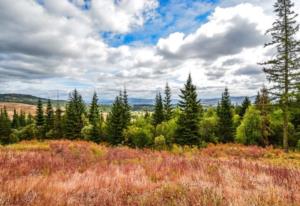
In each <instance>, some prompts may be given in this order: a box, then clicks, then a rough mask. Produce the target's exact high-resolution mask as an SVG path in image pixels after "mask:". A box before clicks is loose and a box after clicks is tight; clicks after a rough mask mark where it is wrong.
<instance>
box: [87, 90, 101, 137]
mask: <svg viewBox="0 0 300 206" xmlns="http://www.w3.org/2000/svg"><path fill="white" fill-rule="evenodd" d="M89 122H90V124H91V125H92V127H93V128H92V133H91V140H92V141H94V142H100V115H99V106H98V96H97V93H96V92H94V95H93V99H92V103H91V106H90V110H89Z"/></svg>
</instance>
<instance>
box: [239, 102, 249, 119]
mask: <svg viewBox="0 0 300 206" xmlns="http://www.w3.org/2000/svg"><path fill="white" fill-rule="evenodd" d="M250 105H251V101H250V99H249V97H245V99H244V101H243V103H242V106H241V109H240V112H239V115H240V116H241V117H243V116H244V114H245V113H246V110H247V109H248V107H249V106H250Z"/></svg>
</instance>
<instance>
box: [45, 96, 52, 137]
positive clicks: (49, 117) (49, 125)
mask: <svg viewBox="0 0 300 206" xmlns="http://www.w3.org/2000/svg"><path fill="white" fill-rule="evenodd" d="M53 128H54V111H53V107H52V104H51V101H50V99H49V100H48V102H47V107H46V115H45V132H46V133H48V132H49V131H50V130H52V129H53Z"/></svg>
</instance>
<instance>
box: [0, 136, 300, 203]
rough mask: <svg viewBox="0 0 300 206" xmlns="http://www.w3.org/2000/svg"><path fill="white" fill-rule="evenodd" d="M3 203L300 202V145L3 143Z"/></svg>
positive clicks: (0, 187)
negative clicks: (295, 148)
mask: <svg viewBox="0 0 300 206" xmlns="http://www.w3.org/2000/svg"><path fill="white" fill-rule="evenodd" d="M0 168H1V169H0V205H3V206H5V205H20V206H22V205H24V206H25V205H114V206H116V205H207V206H223V205H232V206H246V205H247V206H248V205H249V206H250V205H257V206H258V205H263V206H267V205H269V206H276V205H282V206H287V205H292V206H297V205H300V153H296V152H290V153H288V154H286V153H284V152H283V151H282V150H279V149H272V148H266V149H264V148H260V147H256V146H250V147H246V146H242V145H235V144H228V145H209V146H208V147H207V148H204V149H196V148H194V149H192V148H179V147H175V148H173V150H171V151H155V150H150V149H144V150H138V149H130V148H127V147H114V148H113V147H108V146H105V145H98V144H95V143H89V142H84V141H65V140H61V141H45V142H37V141H30V142H20V143H18V144H12V145H8V146H2V147H0Z"/></svg>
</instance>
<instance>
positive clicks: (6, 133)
mask: <svg viewBox="0 0 300 206" xmlns="http://www.w3.org/2000/svg"><path fill="white" fill-rule="evenodd" d="M10 134H11V122H10V119H9V117H8V114H7V111H6V108H5V107H4V108H3V109H1V110H0V144H9V143H11V139H10V138H9V137H10Z"/></svg>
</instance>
